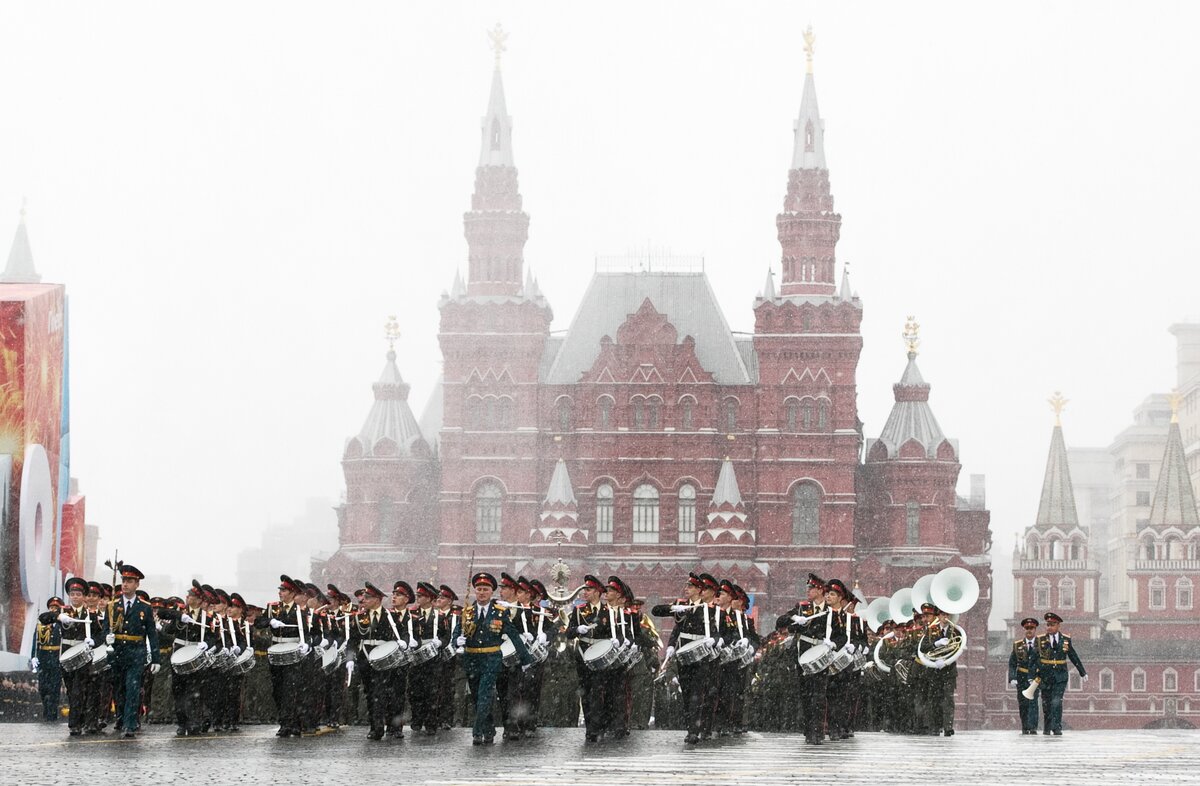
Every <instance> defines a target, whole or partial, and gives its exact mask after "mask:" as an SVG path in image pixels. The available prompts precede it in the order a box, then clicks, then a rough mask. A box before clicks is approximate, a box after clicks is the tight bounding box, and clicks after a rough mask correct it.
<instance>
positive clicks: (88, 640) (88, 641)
mask: <svg viewBox="0 0 1200 786" xmlns="http://www.w3.org/2000/svg"><path fill="white" fill-rule="evenodd" d="M83 643H84V644H86V645H88V647H95V646H96V642H94V641H92V640H91V639H84V640H83Z"/></svg>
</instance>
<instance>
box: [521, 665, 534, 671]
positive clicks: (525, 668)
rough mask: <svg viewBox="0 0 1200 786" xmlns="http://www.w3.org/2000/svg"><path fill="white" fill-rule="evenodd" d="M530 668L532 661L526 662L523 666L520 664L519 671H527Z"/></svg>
mask: <svg viewBox="0 0 1200 786" xmlns="http://www.w3.org/2000/svg"><path fill="white" fill-rule="evenodd" d="M531 668H533V664H532V663H526V664H525V665H524V666H522V667H521V672H522V673H524V672H527V671H529V670H530V669H531Z"/></svg>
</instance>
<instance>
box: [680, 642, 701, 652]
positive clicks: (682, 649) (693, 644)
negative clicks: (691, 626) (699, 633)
mask: <svg viewBox="0 0 1200 786" xmlns="http://www.w3.org/2000/svg"><path fill="white" fill-rule="evenodd" d="M704 644H705V640H704V639H694V640H692V641H689V642H688V643H687V644H684V645H683V646H682V647H680V648H679V652H691V651H692V650H694V649H699V648H700V647H703V646H704Z"/></svg>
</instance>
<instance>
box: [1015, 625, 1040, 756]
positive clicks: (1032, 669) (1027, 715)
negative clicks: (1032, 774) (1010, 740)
mask: <svg viewBox="0 0 1200 786" xmlns="http://www.w3.org/2000/svg"><path fill="white" fill-rule="evenodd" d="M1039 625H1041V623H1040V622H1038V621H1037V617H1026V618H1025V619H1023V620H1021V627H1022V628H1024V629H1025V635H1024V637H1022V638H1019V639H1017V640H1016V641H1014V642H1013V646H1012V652H1010V653H1009V655H1008V687H1010V688H1016V690H1017V713H1018V715H1019V716H1020V718H1021V733H1022V734H1037V732H1038V705H1037V699H1027V698H1025V689H1026V688H1028V687H1029V683H1030V681H1032V680H1033V678H1034V677H1035V676H1037V668H1038V647H1037V629H1038V626H1039Z"/></svg>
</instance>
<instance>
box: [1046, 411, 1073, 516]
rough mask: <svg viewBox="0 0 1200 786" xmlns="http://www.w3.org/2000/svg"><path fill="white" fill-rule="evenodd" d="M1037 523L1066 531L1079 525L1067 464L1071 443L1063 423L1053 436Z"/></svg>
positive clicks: (1057, 427) (1056, 427)
mask: <svg viewBox="0 0 1200 786" xmlns="http://www.w3.org/2000/svg"><path fill="white" fill-rule="evenodd" d="M1037 525H1038V526H1039V527H1060V528H1062V529H1064V530H1069V529H1074V528H1075V527H1077V526H1079V516H1078V514H1077V513H1076V512H1075V488H1074V487H1073V486H1072V485H1071V468H1070V467H1069V466H1068V465H1067V446H1066V445H1065V444H1064V443H1063V435H1062V426H1055V427H1054V435H1053V436H1051V437H1050V455H1049V457H1047V459H1046V477H1045V478H1044V479H1043V480H1042V499H1041V502H1039V503H1038V512H1037Z"/></svg>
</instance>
